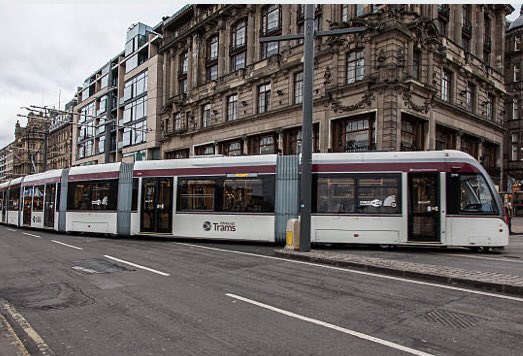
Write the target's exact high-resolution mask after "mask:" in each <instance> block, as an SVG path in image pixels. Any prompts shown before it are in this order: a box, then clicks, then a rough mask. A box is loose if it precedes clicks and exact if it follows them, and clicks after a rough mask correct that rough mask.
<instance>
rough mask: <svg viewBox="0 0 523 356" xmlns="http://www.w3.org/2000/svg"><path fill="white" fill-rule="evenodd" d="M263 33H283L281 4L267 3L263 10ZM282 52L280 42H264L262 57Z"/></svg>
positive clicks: (265, 34)
mask: <svg viewBox="0 0 523 356" xmlns="http://www.w3.org/2000/svg"><path fill="white" fill-rule="evenodd" d="M261 32H262V35H263V36H267V35H273V36H274V35H278V34H280V33H281V5H267V6H265V7H264V8H263V10H262V31H261ZM279 52H280V44H279V42H265V43H262V51H261V59H265V58H268V57H270V56H273V55H275V54H278V53H279Z"/></svg>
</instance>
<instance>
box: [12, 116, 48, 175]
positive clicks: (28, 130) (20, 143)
mask: <svg viewBox="0 0 523 356" xmlns="http://www.w3.org/2000/svg"><path fill="white" fill-rule="evenodd" d="M46 124H47V122H46V118H45V117H43V116H41V115H39V114H35V113H33V112H31V113H29V114H28V115H27V125H26V126H25V127H22V126H21V125H20V122H18V121H17V122H16V125H15V139H14V141H13V143H11V144H10V145H9V146H8V151H9V152H10V153H11V156H10V157H8V158H9V159H10V162H9V161H8V160H7V159H6V165H7V166H8V167H6V169H8V170H9V171H11V172H12V173H11V174H10V175H11V177H10V178H17V177H20V176H25V175H29V174H34V173H40V172H43V171H45V164H44V162H46V150H45V138H46V132H47V131H46Z"/></svg>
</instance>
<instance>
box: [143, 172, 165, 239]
mask: <svg viewBox="0 0 523 356" xmlns="http://www.w3.org/2000/svg"><path fill="white" fill-rule="evenodd" d="M172 199H173V178H143V179H142V216H141V219H140V220H141V223H140V224H141V225H140V230H141V231H142V232H158V233H171V232H172V207H173V204H172Z"/></svg>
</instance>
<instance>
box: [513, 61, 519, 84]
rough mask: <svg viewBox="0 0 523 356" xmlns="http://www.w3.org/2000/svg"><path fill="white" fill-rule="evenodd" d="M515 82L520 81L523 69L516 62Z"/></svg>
mask: <svg viewBox="0 0 523 356" xmlns="http://www.w3.org/2000/svg"><path fill="white" fill-rule="evenodd" d="M513 73H514V78H513V79H514V82H519V81H520V78H521V75H520V74H521V70H520V67H519V64H514V71H513Z"/></svg>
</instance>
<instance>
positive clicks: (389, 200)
mask: <svg viewBox="0 0 523 356" xmlns="http://www.w3.org/2000/svg"><path fill="white" fill-rule="evenodd" d="M360 206H372V207H375V208H379V207H381V206H385V207H389V206H390V207H392V208H395V207H396V196H395V195H389V196H388V197H386V198H385V199H383V200H381V199H374V200H362V201H360Z"/></svg>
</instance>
